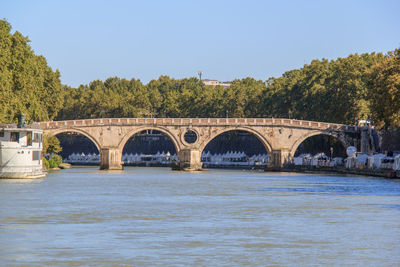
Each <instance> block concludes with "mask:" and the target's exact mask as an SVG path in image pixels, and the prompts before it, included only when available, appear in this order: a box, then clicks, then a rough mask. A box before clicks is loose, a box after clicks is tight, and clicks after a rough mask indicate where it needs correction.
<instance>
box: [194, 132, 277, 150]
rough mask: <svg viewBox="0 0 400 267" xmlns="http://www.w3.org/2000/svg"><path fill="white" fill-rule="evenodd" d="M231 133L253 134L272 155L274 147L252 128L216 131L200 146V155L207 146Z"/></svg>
mask: <svg viewBox="0 0 400 267" xmlns="http://www.w3.org/2000/svg"><path fill="white" fill-rule="evenodd" d="M230 131H244V132H248V133H251V134H253V135H254V136H255V137H256V138H257V139H258V140H259V141H260V142H261V144H263V146H264V147H265V149H266V150H267V153H268V154H270V153H271V152H272V146H271V144H270V142H269V141H268V140H267V139H266V138H265V136H264V135H262V134H261V133H260V132H258V131H256V130H254V129H253V128H250V127H228V128H223V129H221V130H218V131H216V132H215V133H213V134H212V135H211V136H210V137H208V138H207V139H204V140H203V142H202V143H201V144H200V147H199V151H200V155H201V154H202V153H203V150H204V149H205V148H206V146H207V145H208V144H209V143H210V142H211V141H212V140H213V139H214V138H216V137H217V136H219V135H221V134H223V133H226V132H230Z"/></svg>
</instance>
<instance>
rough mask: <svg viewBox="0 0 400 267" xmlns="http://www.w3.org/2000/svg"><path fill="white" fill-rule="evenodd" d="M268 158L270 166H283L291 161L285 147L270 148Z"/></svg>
mask: <svg viewBox="0 0 400 267" xmlns="http://www.w3.org/2000/svg"><path fill="white" fill-rule="evenodd" d="M270 159H271V161H270V163H271V164H270V166H271V167H273V168H282V167H285V166H287V165H288V164H290V163H292V161H293V159H292V158H291V157H290V151H289V150H286V149H280V150H272V152H271V157H270Z"/></svg>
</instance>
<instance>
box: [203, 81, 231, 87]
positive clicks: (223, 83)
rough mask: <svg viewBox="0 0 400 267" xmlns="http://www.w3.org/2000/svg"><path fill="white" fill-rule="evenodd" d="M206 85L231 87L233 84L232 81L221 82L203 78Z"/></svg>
mask: <svg viewBox="0 0 400 267" xmlns="http://www.w3.org/2000/svg"><path fill="white" fill-rule="evenodd" d="M201 81H202V82H203V83H204V84H205V85H207V86H217V85H220V86H223V87H229V86H230V85H231V82H220V81H218V80H211V79H203V80H201Z"/></svg>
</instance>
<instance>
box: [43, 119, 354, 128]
mask: <svg viewBox="0 0 400 267" xmlns="http://www.w3.org/2000/svg"><path fill="white" fill-rule="evenodd" d="M40 125H41V126H42V128H43V129H52V128H60V127H74V126H100V125H105V126H108V125H109V126H119V125H128V126H130V125H138V126H139V125H158V126H171V125H172V126H175V125H176V126H285V127H296V128H297V127H299V128H309V129H321V130H325V129H328V128H329V129H332V130H341V131H343V130H345V131H355V130H356V128H357V127H356V126H349V125H344V124H337V123H327V122H316V121H305V120H295V119H283V118H97V119H82V120H66V121H49V122H40Z"/></svg>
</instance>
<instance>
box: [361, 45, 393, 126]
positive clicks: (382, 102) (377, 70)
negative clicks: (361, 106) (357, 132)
mask: <svg viewBox="0 0 400 267" xmlns="http://www.w3.org/2000/svg"><path fill="white" fill-rule="evenodd" d="M368 74H369V75H370V76H369V79H370V80H369V84H370V87H371V90H370V91H369V95H370V99H371V108H372V110H373V113H372V118H373V119H374V120H375V123H376V125H377V126H378V127H379V128H389V127H400V48H397V49H396V50H394V51H393V52H389V53H388V54H387V55H386V56H385V58H384V59H383V61H381V62H379V63H377V64H375V65H373V66H372V67H371V69H370V70H369V72H368Z"/></svg>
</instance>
